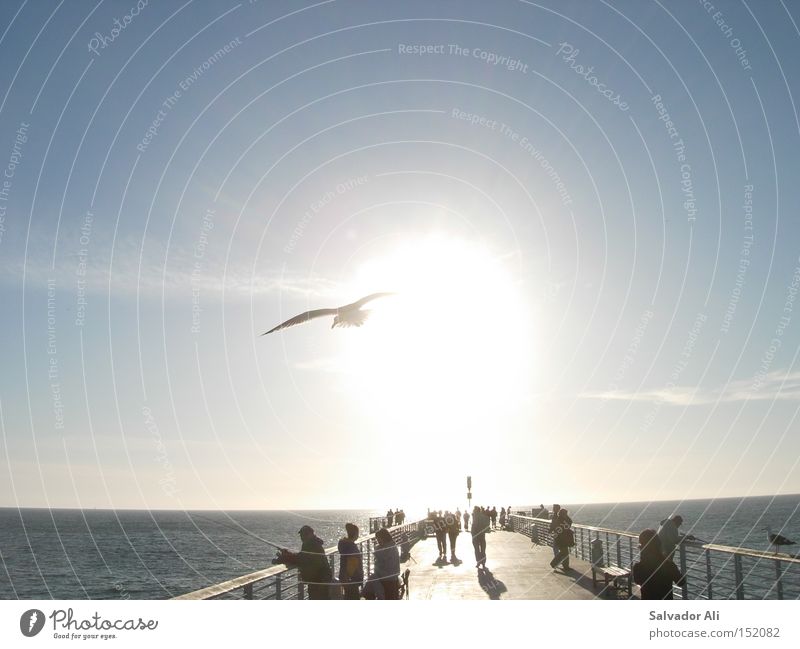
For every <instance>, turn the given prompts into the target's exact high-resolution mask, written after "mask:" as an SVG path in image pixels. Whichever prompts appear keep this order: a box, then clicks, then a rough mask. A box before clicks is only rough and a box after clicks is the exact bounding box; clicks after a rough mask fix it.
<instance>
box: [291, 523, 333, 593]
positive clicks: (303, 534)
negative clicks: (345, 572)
mask: <svg viewBox="0 0 800 649" xmlns="http://www.w3.org/2000/svg"><path fill="white" fill-rule="evenodd" d="M298 534H299V535H300V541H301V542H302V546H301V548H300V552H290V551H289V550H282V551H281V553H280V561H281V563H285V564H286V565H287V566H294V567H296V568H297V569H298V570H299V571H300V579H301V580H302V581H303V582H304V583H305V584H306V587H307V588H308V599H330V589H331V583H332V581H333V574H332V573H331V567H330V564H329V563H328V558H327V557H326V556H325V548H324V547H323V545H322V539H320V538H319V537H318V536H317V535H316V534H314V530H313V529H312V528H311V527H309V526H308V525H303V527H301V528H300V531H299V532H298Z"/></svg>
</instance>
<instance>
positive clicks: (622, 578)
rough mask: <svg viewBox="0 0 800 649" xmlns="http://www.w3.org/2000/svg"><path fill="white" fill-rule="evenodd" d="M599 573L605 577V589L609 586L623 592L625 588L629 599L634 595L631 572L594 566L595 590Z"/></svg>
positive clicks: (610, 567)
mask: <svg viewBox="0 0 800 649" xmlns="http://www.w3.org/2000/svg"><path fill="white" fill-rule="evenodd" d="M598 573H599V574H600V575H602V576H603V583H604V586H603V588H604V589H606V588H608V587H609V586H611V587H612V588H614V589H615V590H622V589H623V588H624V589H625V590H626V591H627V592H628V597H630V596H631V595H632V590H631V589H632V586H631V571H630V570H626V569H625V568H619V567H617V566H596V565H594V564H592V586H593V587H594V588H597V575H598ZM621 582H623V583H621Z"/></svg>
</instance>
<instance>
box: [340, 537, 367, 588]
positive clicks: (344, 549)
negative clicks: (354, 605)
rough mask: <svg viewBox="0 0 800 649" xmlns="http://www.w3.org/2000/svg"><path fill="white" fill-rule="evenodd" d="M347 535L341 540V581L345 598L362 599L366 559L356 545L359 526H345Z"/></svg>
mask: <svg viewBox="0 0 800 649" xmlns="http://www.w3.org/2000/svg"><path fill="white" fill-rule="evenodd" d="M344 528H345V530H346V531H347V536H346V537H345V538H343V539H340V540H339V583H340V584H341V585H342V588H343V590H344V598H345V599H360V597H361V586H362V583H363V581H364V560H363V556H362V554H361V550H359V549H358V546H357V545H356V539H357V538H358V527H357V526H356V525H354V524H353V523H348V524H347V525H345V526H344Z"/></svg>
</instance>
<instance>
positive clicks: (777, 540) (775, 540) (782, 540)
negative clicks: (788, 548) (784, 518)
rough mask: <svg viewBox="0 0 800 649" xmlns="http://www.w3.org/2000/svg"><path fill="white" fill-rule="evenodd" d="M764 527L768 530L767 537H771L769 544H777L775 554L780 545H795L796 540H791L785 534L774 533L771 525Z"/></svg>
mask: <svg viewBox="0 0 800 649" xmlns="http://www.w3.org/2000/svg"><path fill="white" fill-rule="evenodd" d="M764 529H765V530H767V539H769V544H770V545H774V546H775V554H777V553H778V546H779V545H795V542H794V541H790V540H789V539H787V538H786V537H785V536H781V535H780V534H773V533H772V528H771V527H765V528H764Z"/></svg>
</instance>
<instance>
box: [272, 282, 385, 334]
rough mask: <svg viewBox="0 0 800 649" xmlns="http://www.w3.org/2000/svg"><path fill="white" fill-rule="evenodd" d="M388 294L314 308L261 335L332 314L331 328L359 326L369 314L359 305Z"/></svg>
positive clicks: (378, 294) (373, 295) (374, 294)
mask: <svg viewBox="0 0 800 649" xmlns="http://www.w3.org/2000/svg"><path fill="white" fill-rule="evenodd" d="M389 295H394V293H372V294H371V295H367V296H366V297H362V298H361V299H360V300H358V302H353V303H352V304H346V305H344V306H340V307H339V308H338V309H314V310H313V311H306V312H305V313H301V314H300V315H296V316H295V317H294V318H290V319H289V320H287V321H286V322H282V323H281V324H279V325H278V326H277V327H273V328H272V329H270V330H269V331H265V332H264V333H263V334H261V335H262V336H266V335H267V334H271V333H272V332H273V331H280V330H281V329H286V327H292V326H294V325H298V324H303V323H304V322H308V321H309V320H313V319H314V318H322V317H324V316H328V315H332V316H333V324H332V325H331V329H333V328H334V327H360V326H361V325H363V324H364V322H366V320H367V318H368V317H369V314H370V312H369V311H364V310H362V308H361V307H363V306H364V305H365V304H366V303H367V302H371V301H372V300H375V299H377V298H379V297H387V296H389Z"/></svg>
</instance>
